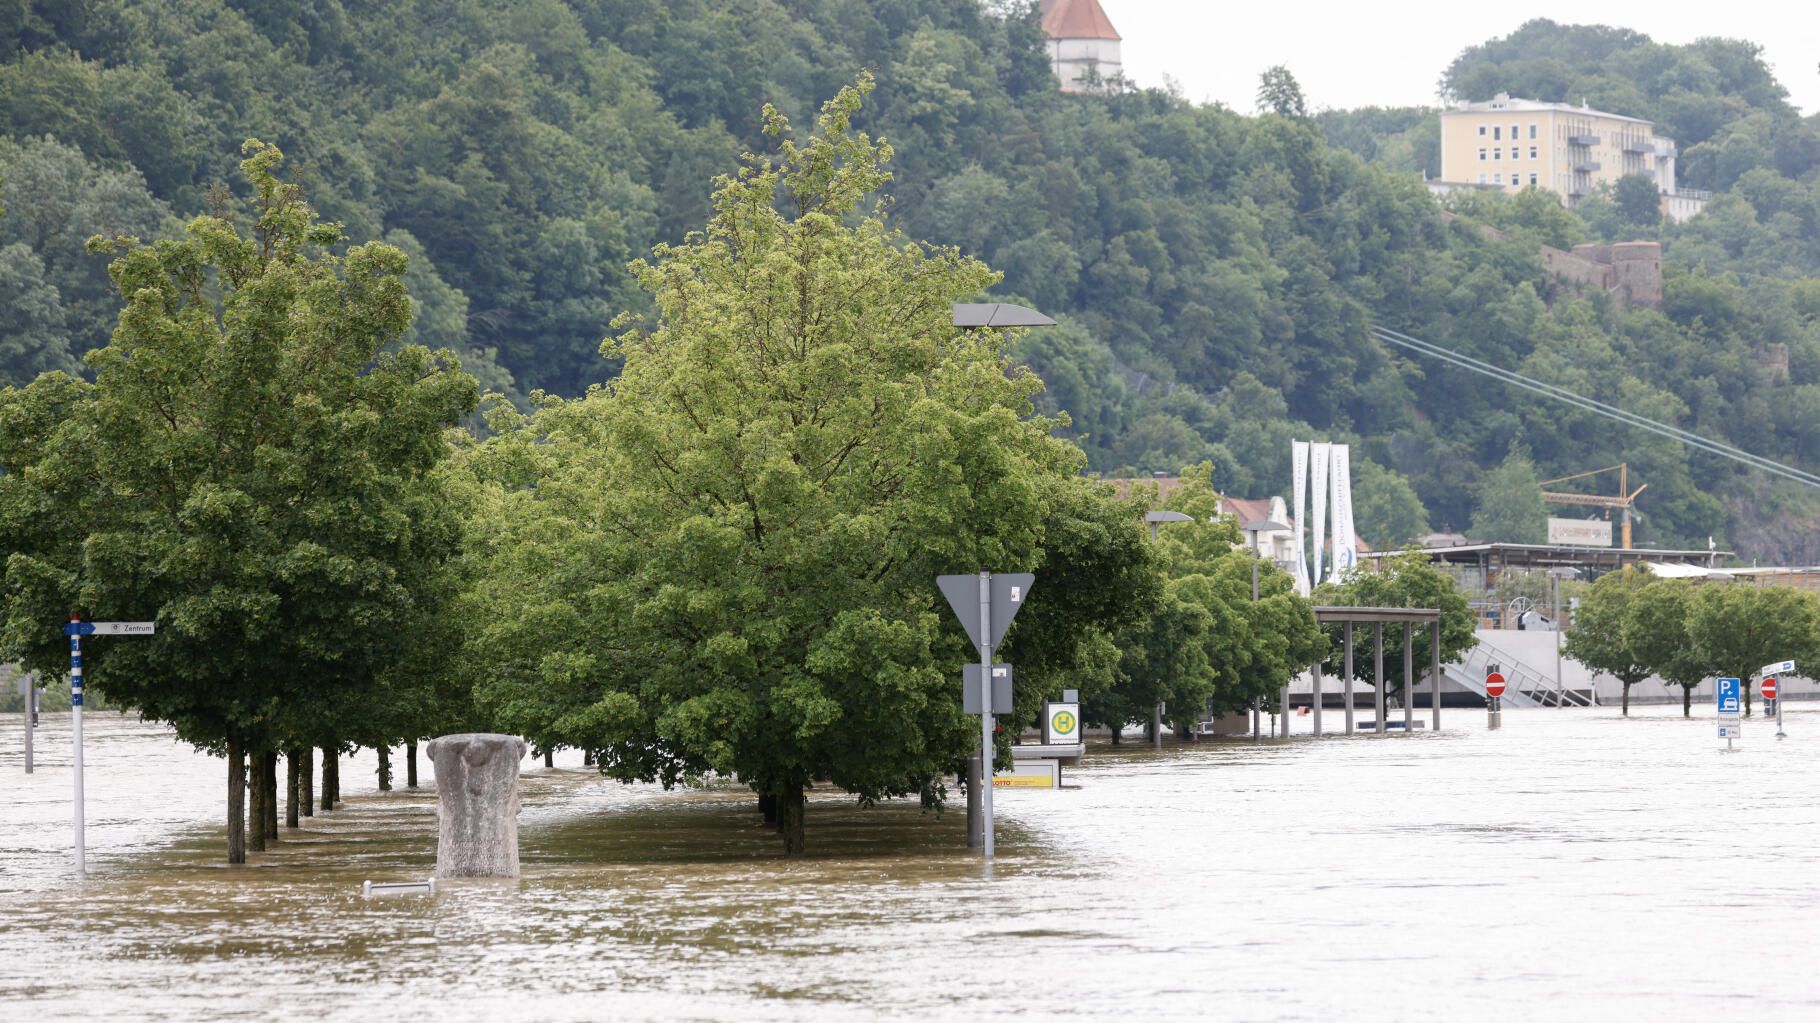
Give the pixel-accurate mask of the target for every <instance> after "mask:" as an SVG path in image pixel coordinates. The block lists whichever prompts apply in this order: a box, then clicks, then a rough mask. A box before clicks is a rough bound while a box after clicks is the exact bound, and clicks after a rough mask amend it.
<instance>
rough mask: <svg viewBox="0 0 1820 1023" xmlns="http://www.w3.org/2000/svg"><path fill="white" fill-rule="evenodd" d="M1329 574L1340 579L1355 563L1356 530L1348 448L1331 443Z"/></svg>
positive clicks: (1357, 549)
mask: <svg viewBox="0 0 1820 1023" xmlns="http://www.w3.org/2000/svg"><path fill="white" fill-rule="evenodd" d="M1332 478H1333V575H1332V578H1333V579H1335V580H1343V579H1345V577H1346V573H1348V572H1350V571H1352V570H1353V568H1354V567H1355V566H1357V565H1358V563H1359V543H1358V540H1359V538H1358V533H1357V532H1356V531H1355V530H1354V529H1353V528H1352V449H1351V448H1349V447H1347V446H1346V445H1344V444H1335V445H1334V446H1333V470H1332Z"/></svg>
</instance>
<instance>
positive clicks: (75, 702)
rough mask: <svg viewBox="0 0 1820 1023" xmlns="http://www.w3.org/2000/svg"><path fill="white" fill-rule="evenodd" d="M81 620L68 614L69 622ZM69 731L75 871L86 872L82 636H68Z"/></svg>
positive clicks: (78, 872)
mask: <svg viewBox="0 0 1820 1023" xmlns="http://www.w3.org/2000/svg"><path fill="white" fill-rule="evenodd" d="M80 621H82V619H81V617H80V616H78V615H70V622H71V623H76V622H80ZM70 731H71V734H72V736H73V740H72V741H73V742H74V745H75V754H76V758H75V764H76V772H75V774H76V873H77V874H78V875H80V874H86V873H88V857H87V854H86V852H85V850H84V849H83V834H82V830H83V812H82V637H81V636H77V635H73V634H72V635H71V636H70Z"/></svg>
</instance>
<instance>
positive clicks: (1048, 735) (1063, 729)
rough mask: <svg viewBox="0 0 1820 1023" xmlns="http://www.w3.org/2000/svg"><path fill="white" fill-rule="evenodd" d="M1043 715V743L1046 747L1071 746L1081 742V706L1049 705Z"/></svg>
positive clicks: (1075, 704) (1069, 704)
mask: <svg viewBox="0 0 1820 1023" xmlns="http://www.w3.org/2000/svg"><path fill="white" fill-rule="evenodd" d="M1046 711H1047V712H1046V713H1045V714H1044V715H1043V743H1044V745H1048V746H1073V745H1075V744H1076V743H1078V742H1080V741H1081V706H1080V704H1078V703H1051V704H1047V705H1046Z"/></svg>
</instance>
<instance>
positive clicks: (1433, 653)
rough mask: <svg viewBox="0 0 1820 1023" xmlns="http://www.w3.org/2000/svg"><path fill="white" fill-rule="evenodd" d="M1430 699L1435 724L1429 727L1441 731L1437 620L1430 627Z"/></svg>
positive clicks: (1439, 642) (1439, 625) (1438, 626)
mask: <svg viewBox="0 0 1820 1023" xmlns="http://www.w3.org/2000/svg"><path fill="white" fill-rule="evenodd" d="M1428 678H1429V683H1428V698H1429V700H1431V701H1433V702H1431V703H1430V704H1429V712H1430V714H1431V715H1432V717H1433V722H1432V723H1431V724H1430V725H1429V727H1430V728H1432V729H1433V730H1435V731H1437V732H1438V731H1440V730H1441V620H1440V619H1439V618H1436V619H1435V620H1434V623H1433V624H1432V625H1430V626H1429V627H1428Z"/></svg>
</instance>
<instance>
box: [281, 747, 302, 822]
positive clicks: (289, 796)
mask: <svg viewBox="0 0 1820 1023" xmlns="http://www.w3.org/2000/svg"><path fill="white" fill-rule="evenodd" d="M300 756H301V754H299V753H298V751H297V747H295V746H293V747H291V749H290V751H289V752H287V753H286V754H285V757H284V766H285V772H284V776H285V777H284V826H285V827H287V828H294V827H296V826H297V818H298V816H299V810H298V807H297V796H298V794H299V793H300V792H301V791H302V788H303V786H302V783H301V782H299V781H298V778H297V761H298V758H299V757H300Z"/></svg>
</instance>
